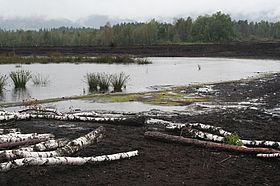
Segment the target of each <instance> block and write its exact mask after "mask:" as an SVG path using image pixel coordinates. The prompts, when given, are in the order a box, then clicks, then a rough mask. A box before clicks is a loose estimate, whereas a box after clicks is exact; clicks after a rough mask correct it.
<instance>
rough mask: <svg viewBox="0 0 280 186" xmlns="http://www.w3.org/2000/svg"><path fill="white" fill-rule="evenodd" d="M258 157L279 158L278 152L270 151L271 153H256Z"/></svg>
mask: <svg viewBox="0 0 280 186" xmlns="http://www.w3.org/2000/svg"><path fill="white" fill-rule="evenodd" d="M257 157H259V158H279V157H280V153H272V154H257Z"/></svg>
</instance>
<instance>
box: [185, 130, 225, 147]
mask: <svg viewBox="0 0 280 186" xmlns="http://www.w3.org/2000/svg"><path fill="white" fill-rule="evenodd" d="M185 129H186V130H188V131H189V132H190V133H191V135H192V136H193V137H194V138H200V139H204V140H209V141H214V142H221V143H223V142H224V137H222V136H218V135H215V134H210V133H207V132H202V131H199V130H196V129H191V128H187V127H186V128H185Z"/></svg>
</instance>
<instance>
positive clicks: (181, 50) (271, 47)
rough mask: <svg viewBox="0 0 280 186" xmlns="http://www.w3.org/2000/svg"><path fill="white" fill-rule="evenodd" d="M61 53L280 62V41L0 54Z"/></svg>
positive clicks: (3, 49)
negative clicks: (262, 59)
mask: <svg viewBox="0 0 280 186" xmlns="http://www.w3.org/2000/svg"><path fill="white" fill-rule="evenodd" d="M53 52H59V53H62V54H65V55H88V56H96V55H104V54H113V55H123V54H131V55H136V56H142V57H235V58H236V57H237V58H257V59H259V58H264V59H268V58H269V59H280V43H279V42H233V43H220V44H186V45H178V44H168V45H167V44H166V45H145V46H144V45H143V46H142V45H134V46H115V47H106V46H36V47H24V46H23V47H0V55H3V54H7V53H12V54H17V55H49V54H51V53H53Z"/></svg>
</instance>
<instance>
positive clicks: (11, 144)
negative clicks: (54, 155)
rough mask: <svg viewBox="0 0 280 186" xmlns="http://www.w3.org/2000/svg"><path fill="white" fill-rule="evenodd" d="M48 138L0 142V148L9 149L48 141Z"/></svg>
mask: <svg viewBox="0 0 280 186" xmlns="http://www.w3.org/2000/svg"><path fill="white" fill-rule="evenodd" d="M48 140H49V139H48V138H33V139H29V140H24V141H17V142H9V143H2V144H0V149H10V148H12V147H17V146H23V145H33V144H37V143H40V142H43V141H48Z"/></svg>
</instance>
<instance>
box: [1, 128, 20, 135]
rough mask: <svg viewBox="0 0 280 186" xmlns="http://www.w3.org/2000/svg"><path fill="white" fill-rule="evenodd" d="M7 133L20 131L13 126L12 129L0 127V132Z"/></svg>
mask: <svg viewBox="0 0 280 186" xmlns="http://www.w3.org/2000/svg"><path fill="white" fill-rule="evenodd" d="M9 133H17V134H19V133H20V129H18V128H13V129H0V134H9Z"/></svg>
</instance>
